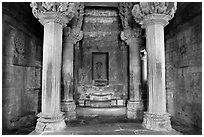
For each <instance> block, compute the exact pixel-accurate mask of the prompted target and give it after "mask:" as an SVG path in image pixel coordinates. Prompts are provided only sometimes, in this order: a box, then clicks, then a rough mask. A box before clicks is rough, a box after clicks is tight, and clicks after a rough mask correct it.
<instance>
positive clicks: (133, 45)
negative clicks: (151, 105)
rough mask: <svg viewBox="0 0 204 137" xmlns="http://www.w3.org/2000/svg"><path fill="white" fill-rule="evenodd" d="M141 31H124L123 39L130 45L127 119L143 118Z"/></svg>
mask: <svg viewBox="0 0 204 137" xmlns="http://www.w3.org/2000/svg"><path fill="white" fill-rule="evenodd" d="M139 36H141V29H140V28H138V29H134V30H130V29H128V30H124V31H123V32H122V33H121V39H122V40H124V41H125V42H126V43H127V45H129V61H130V62H129V63H130V65H129V68H130V70H129V73H130V76H129V78H130V79H129V86H130V88H129V100H128V104H127V117H128V118H130V119H136V118H141V116H142V115H141V114H142V113H141V112H142V110H143V103H142V100H141V90H140V86H141V63H140V62H141V61H140V47H141V44H142V39H141V38H139Z"/></svg>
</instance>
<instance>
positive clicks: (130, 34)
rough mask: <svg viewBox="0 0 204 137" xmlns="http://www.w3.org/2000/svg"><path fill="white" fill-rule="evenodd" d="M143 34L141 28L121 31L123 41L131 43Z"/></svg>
mask: <svg viewBox="0 0 204 137" xmlns="http://www.w3.org/2000/svg"><path fill="white" fill-rule="evenodd" d="M141 34H142V29H141V28H135V29H126V30H124V31H122V32H121V35H120V37H121V39H122V40H123V41H125V42H126V43H127V44H128V45H130V43H132V42H133V41H134V42H135V40H136V39H138V38H140V37H141Z"/></svg>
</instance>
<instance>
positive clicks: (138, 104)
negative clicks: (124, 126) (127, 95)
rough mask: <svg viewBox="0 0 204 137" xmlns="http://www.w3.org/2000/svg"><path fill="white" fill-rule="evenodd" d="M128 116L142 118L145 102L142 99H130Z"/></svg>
mask: <svg viewBox="0 0 204 137" xmlns="http://www.w3.org/2000/svg"><path fill="white" fill-rule="evenodd" d="M127 118H129V119H142V118H143V103H142V101H141V100H140V101H132V100H129V101H128V103H127Z"/></svg>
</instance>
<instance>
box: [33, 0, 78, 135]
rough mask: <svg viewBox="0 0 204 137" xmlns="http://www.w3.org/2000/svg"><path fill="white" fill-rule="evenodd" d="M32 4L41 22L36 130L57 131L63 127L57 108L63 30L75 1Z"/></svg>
mask: <svg viewBox="0 0 204 137" xmlns="http://www.w3.org/2000/svg"><path fill="white" fill-rule="evenodd" d="M31 7H32V12H33V14H34V16H35V17H36V18H38V19H39V21H40V23H41V24H42V25H44V40H43V42H44V43H43V72H42V112H41V113H39V114H38V116H39V117H40V118H39V119H38V120H37V121H38V122H37V124H36V131H38V132H42V131H56V130H60V129H63V128H65V127H66V124H65V121H64V117H63V113H62V112H61V109H60V102H61V101H60V91H61V86H60V85H61V59H62V30H63V27H64V26H65V25H66V23H68V22H69V21H70V20H71V18H72V17H73V15H74V12H75V11H74V9H75V8H74V3H67V2H66V3H55V2H49V3H47V2H39V3H38V2H37V3H36V2H33V3H31ZM67 15H68V16H67Z"/></svg>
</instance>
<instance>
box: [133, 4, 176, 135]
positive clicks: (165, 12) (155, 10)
mask: <svg viewBox="0 0 204 137" xmlns="http://www.w3.org/2000/svg"><path fill="white" fill-rule="evenodd" d="M175 10H176V5H175V3H173V2H151V3H150V2H140V4H136V5H135V6H134V7H133V10H132V14H133V16H134V19H135V21H136V22H138V23H140V24H141V25H142V27H143V28H145V30H146V44H147V45H146V48H147V64H148V71H147V72H148V75H147V79H148V82H147V83H148V99H149V100H148V101H149V102H148V110H147V112H145V113H144V119H143V126H144V127H145V128H148V129H152V130H157V131H168V130H171V129H172V128H171V121H170V114H168V113H167V112H166V85H165V50H164V26H166V25H167V24H168V21H169V20H170V19H172V18H173V14H174V12H175Z"/></svg>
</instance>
